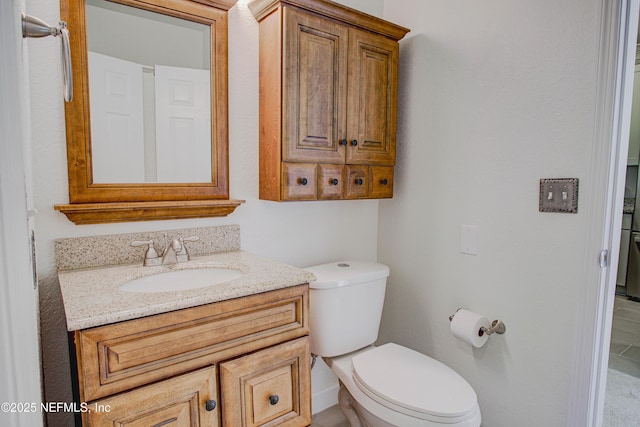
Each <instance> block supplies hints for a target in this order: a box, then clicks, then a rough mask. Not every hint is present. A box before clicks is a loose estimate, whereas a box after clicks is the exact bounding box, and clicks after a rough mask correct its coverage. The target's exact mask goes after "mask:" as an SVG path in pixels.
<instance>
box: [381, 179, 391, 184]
mask: <svg viewBox="0 0 640 427" xmlns="http://www.w3.org/2000/svg"><path fill="white" fill-rule="evenodd" d="M388 183H389V180H387V178H382V179H381V180H380V184H382V185H387V184H388Z"/></svg>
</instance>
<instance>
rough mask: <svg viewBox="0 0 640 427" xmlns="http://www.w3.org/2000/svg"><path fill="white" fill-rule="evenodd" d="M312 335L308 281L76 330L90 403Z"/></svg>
mask: <svg viewBox="0 0 640 427" xmlns="http://www.w3.org/2000/svg"><path fill="white" fill-rule="evenodd" d="M307 334H308V286H307V285H301V286H295V287H290V288H285V289H280V290H276V291H272V292H266V293H263V294H257V295H251V296H248V297H243V298H238V299H232V300H228V301H222V302H218V303H213V304H208V305H203V306H198V307H193V308H189V309H184V310H178V311H174V312H170V313H164V314H159V315H155V316H150V317H146V318H142V319H136V320H130V321H126V322H120V323H116V324H112V325H106V326H100V327H96V328H91V329H85V330H82V331H77V332H76V336H75V340H76V352H77V359H78V372H79V380H80V398H81V400H82V401H85V402H88V401H91V400H94V399H97V398H100V397H104V396H108V395H111V394H114V393H119V392H121V391H124V390H129V389H131V388H134V387H138V386H140V385H144V384H149V383H151V382H154V381H158V380H161V379H165V378H169V377H172V376H174V375H177V374H180V373H183V372H188V371H191V370H194V369H197V368H201V367H204V366H207V365H211V364H214V363H217V362H219V361H221V360H226V359H229V358H233V357H236V356H239V355H241V354H246V353H248V352H251V351H255V350H258V349H261V348H264V347H267V346H270V345H274V344H278V343H282V342H285V341H288V340H291V339H295V338H298V337H301V336H304V335H307Z"/></svg>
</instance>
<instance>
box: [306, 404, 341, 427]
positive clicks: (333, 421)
mask: <svg viewBox="0 0 640 427" xmlns="http://www.w3.org/2000/svg"><path fill="white" fill-rule="evenodd" d="M311 427H349V422H348V421H347V419H346V418H345V417H344V415H342V411H341V410H340V407H339V406H338V405H334V406H332V407H330V408H327V409H325V410H324V411H322V412H318V413H317V414H315V415H314V416H313V420H312V421H311Z"/></svg>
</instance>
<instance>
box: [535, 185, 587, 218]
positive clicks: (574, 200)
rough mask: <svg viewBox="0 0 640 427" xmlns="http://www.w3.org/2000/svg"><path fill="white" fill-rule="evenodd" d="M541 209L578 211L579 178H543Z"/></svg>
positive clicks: (542, 210)
mask: <svg viewBox="0 0 640 427" xmlns="http://www.w3.org/2000/svg"><path fill="white" fill-rule="evenodd" d="M539 210H540V212H562V213H578V178H556V179H541V180H540V205H539Z"/></svg>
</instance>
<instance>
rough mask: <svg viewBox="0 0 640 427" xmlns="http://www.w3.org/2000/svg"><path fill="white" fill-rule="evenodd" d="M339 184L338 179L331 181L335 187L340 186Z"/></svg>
mask: <svg viewBox="0 0 640 427" xmlns="http://www.w3.org/2000/svg"><path fill="white" fill-rule="evenodd" d="M338 182H339V181H338V178H333V179H332V180H331V184H333V185H338Z"/></svg>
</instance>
